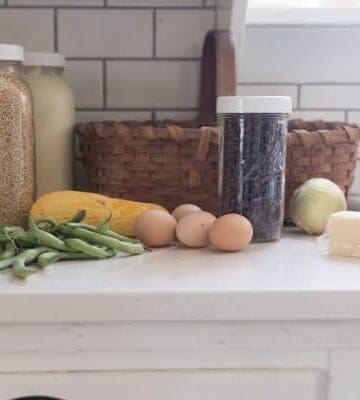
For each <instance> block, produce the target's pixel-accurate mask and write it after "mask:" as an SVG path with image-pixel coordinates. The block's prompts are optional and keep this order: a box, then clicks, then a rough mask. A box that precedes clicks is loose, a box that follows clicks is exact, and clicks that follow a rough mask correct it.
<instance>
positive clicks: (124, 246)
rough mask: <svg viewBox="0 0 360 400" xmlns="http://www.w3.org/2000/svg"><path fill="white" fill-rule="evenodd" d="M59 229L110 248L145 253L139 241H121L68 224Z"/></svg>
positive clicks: (66, 233)
mask: <svg viewBox="0 0 360 400" xmlns="http://www.w3.org/2000/svg"><path fill="white" fill-rule="evenodd" d="M58 229H59V231H60V232H61V233H63V234H64V235H67V236H69V237H76V238H79V239H83V240H86V241H87V242H90V243H94V244H102V245H104V246H106V247H108V248H109V249H112V250H118V251H121V252H122V253H127V254H134V255H135V254H143V253H144V247H143V246H142V245H141V244H139V243H128V242H121V241H120V240H117V239H115V238H112V237H109V236H105V235H102V234H99V233H96V232H91V231H89V230H87V229H84V228H73V227H70V226H66V225H61V226H59V228H58Z"/></svg>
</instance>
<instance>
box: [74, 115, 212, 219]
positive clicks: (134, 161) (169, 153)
mask: <svg viewBox="0 0 360 400" xmlns="http://www.w3.org/2000/svg"><path fill="white" fill-rule="evenodd" d="M195 126H196V124H195V122H188V123H182V124H181V127H180V126H179V125H174V123H172V124H170V122H168V123H166V122H164V123H162V124H158V125H157V126H154V125H150V123H144V124H140V123H129V122H128V123H120V122H103V123H96V122H94V123H89V124H79V125H78V126H77V128H76V133H77V134H78V135H79V136H80V138H81V146H82V151H83V153H84V162H85V168H86V171H87V174H88V179H89V182H90V189H91V190H92V191H94V192H100V193H104V194H107V195H110V196H116V197H123V198H127V199H130V200H141V201H149V202H155V203H159V204H161V205H163V206H165V207H167V208H168V209H173V208H175V207H176V206H177V205H179V204H181V203H188V202H193V203H195V204H198V205H199V206H200V207H202V208H204V209H206V210H209V211H212V212H215V211H217V176H218V173H217V168H218V165H217V164H218V146H217V137H218V135H217V130H216V129H215V128H210V127H209V128H206V127H202V128H198V127H195Z"/></svg>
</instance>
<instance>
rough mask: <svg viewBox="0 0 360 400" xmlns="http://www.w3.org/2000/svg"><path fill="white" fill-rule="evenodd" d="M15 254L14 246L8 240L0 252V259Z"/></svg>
mask: <svg viewBox="0 0 360 400" xmlns="http://www.w3.org/2000/svg"><path fill="white" fill-rule="evenodd" d="M14 255H15V246H14V245H13V244H12V243H11V242H8V243H6V244H5V250H3V251H2V253H1V254H0V260H5V259H6V258H9V257H13V256H14Z"/></svg>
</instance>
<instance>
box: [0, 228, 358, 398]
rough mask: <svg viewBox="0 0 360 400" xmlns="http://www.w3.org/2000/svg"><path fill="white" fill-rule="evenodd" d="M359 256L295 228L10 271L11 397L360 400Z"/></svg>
mask: <svg viewBox="0 0 360 400" xmlns="http://www.w3.org/2000/svg"><path fill="white" fill-rule="evenodd" d="M359 338H360V268H359V262H358V260H349V261H348V260H344V259H341V258H340V259H338V258H334V259H332V258H329V257H324V256H323V255H320V253H319V248H318V245H317V243H316V241H315V240H314V239H313V238H310V237H307V238H304V237H303V236H301V235H291V234H289V235H287V236H285V237H284V238H283V239H282V240H281V241H279V242H276V243H267V244H259V245H254V246H250V248H249V250H248V251H247V252H244V253H237V254H222V253H217V252H213V253H212V252H209V251H204V250H193V251H190V250H182V249H177V250H175V251H174V250H171V249H169V250H160V251H154V252H152V253H151V254H147V255H146V256H144V257H126V258H124V259H121V260H119V259H112V260H107V261H104V262H103V263H102V262H93V263H89V264H86V265H84V264H81V265H79V263H67V264H60V265H56V266H54V267H50V268H48V269H46V270H45V271H43V272H42V273H39V274H37V275H36V276H33V277H31V278H30V279H29V280H28V281H27V282H26V283H24V284H19V285H18V284H16V283H15V282H14V281H12V280H11V279H8V277H6V276H5V275H2V276H0V400H14V399H17V398H19V397H24V396H36V395H38V396H40V395H42V396H50V397H54V398H58V399H61V400H102V399H104V400H359V399H360V379H359V378H358V376H359V371H360V339H359Z"/></svg>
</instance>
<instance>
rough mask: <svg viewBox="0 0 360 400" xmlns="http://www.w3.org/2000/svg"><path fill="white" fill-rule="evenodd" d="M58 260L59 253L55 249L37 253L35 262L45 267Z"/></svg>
mask: <svg viewBox="0 0 360 400" xmlns="http://www.w3.org/2000/svg"><path fill="white" fill-rule="evenodd" d="M58 260H59V253H58V252H57V251H47V252H45V253H42V254H40V255H39V257H38V259H37V264H38V266H39V267H40V268H45V267H47V266H48V265H50V264H53V263H54V262H56V261H58Z"/></svg>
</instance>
